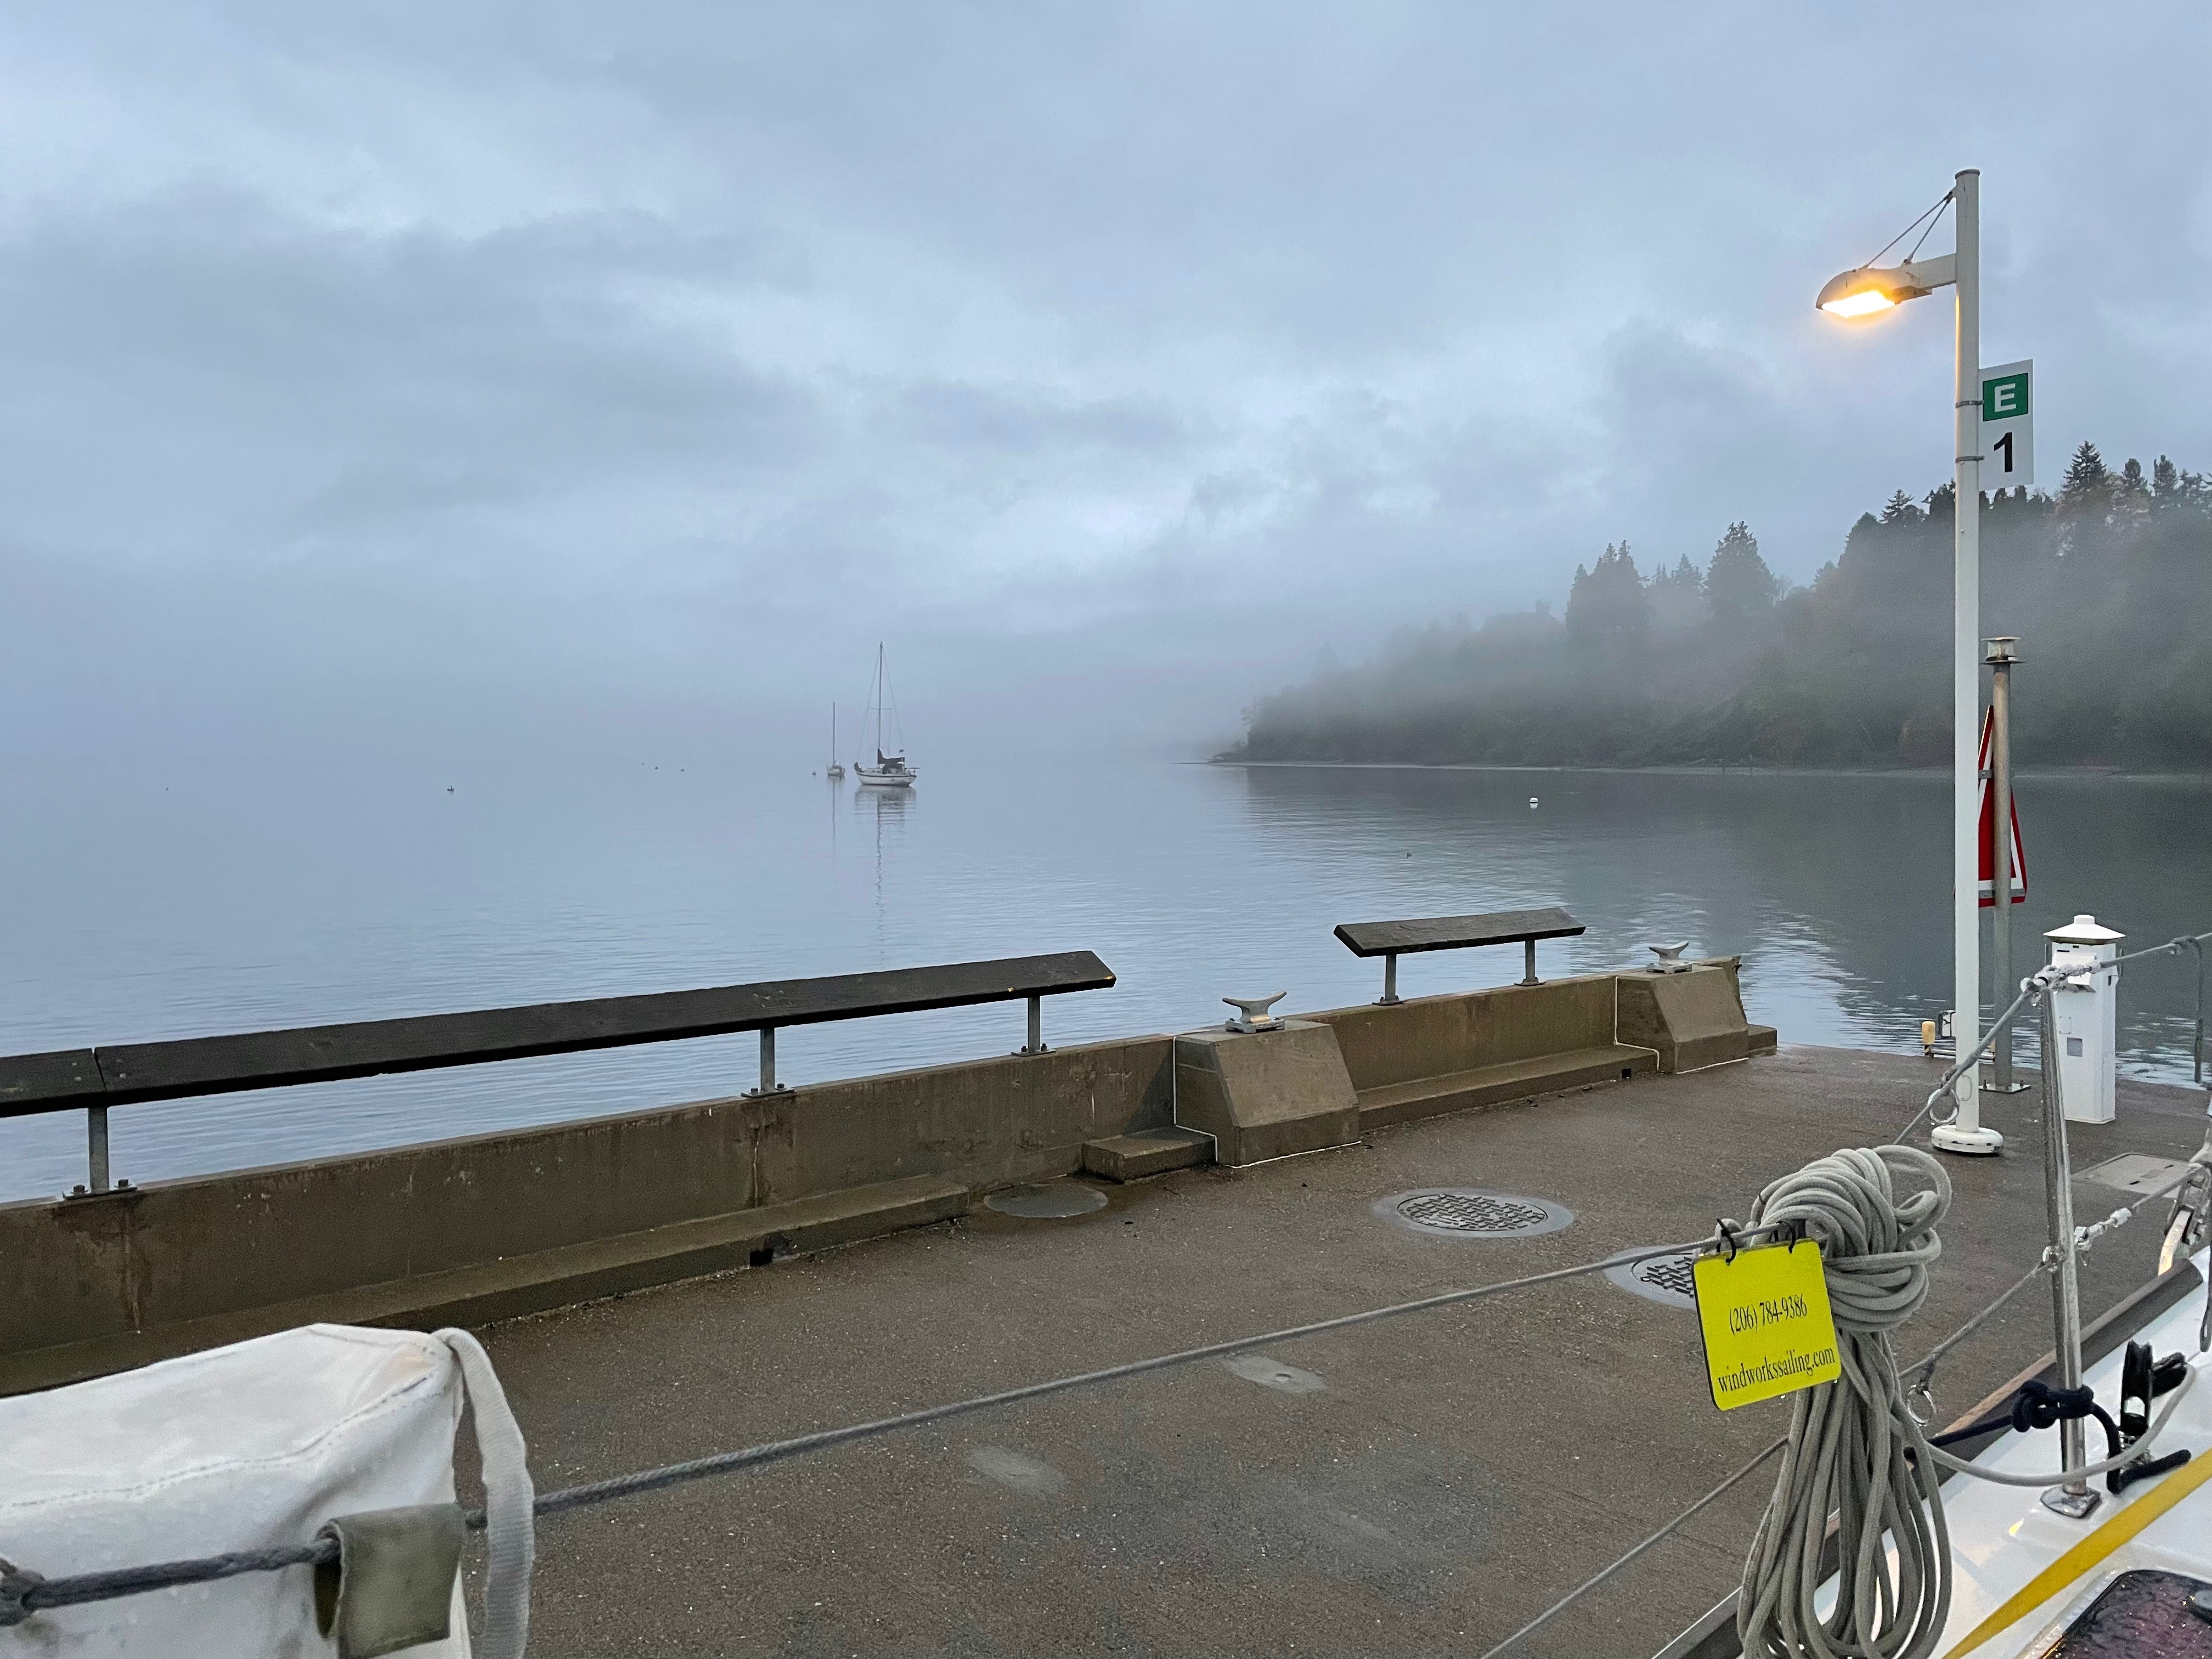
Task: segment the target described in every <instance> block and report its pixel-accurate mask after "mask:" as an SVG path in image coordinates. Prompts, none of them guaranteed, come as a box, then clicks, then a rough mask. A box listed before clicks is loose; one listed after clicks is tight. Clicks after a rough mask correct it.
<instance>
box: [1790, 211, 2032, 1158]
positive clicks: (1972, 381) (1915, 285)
mask: <svg viewBox="0 0 2212 1659" xmlns="http://www.w3.org/2000/svg"><path fill="white" fill-rule="evenodd" d="M1981 183H1982V175H1981V172H1980V170H1979V169H1978V168H1976V167H1968V168H1967V169H1966V171H1964V172H1963V173H1960V174H1959V176H1958V178H1957V180H1956V181H1955V182H1954V185H1953V187H1952V191H1951V196H1950V201H1951V208H1952V215H1953V221H1954V225H1955V227H1956V228H1957V231H1958V251H1957V252H1955V253H1954V254H1952V255H1950V256H1949V257H1948V258H1935V259H1926V260H1922V261H1920V262H1918V263H1917V264H1916V263H1915V262H1913V261H1912V260H1911V259H1907V260H1906V261H1905V263H1904V264H1900V265H1897V266H1894V267H1890V268H1886V269H1885V268H1877V267H1875V266H1872V265H1863V266H1861V267H1859V268H1858V269H1857V270H1847V271H1845V272H1844V274H1843V275H1842V276H1838V277H1836V278H1835V279H1834V280H1833V281H1832V282H1831V283H1828V284H1827V286H1826V287H1825V288H1823V289H1821V290H1820V298H1819V299H1818V300H1817V301H1815V303H1816V304H1817V305H1818V306H1819V307H1820V309H1821V310H1823V311H1826V312H1828V313H1831V314H1832V315H1834V316H1838V317H1864V316H1869V315H1871V314H1873V313H1875V312H1880V311H1887V310H1888V309H1889V308H1890V307H1893V306H1894V305H1897V304H1898V303H1899V302H1900V301H1905V300H1917V299H1918V298H1920V297H1921V296H1922V295H1926V294H1931V293H1933V292H1934V291H1935V290H1936V289H1939V288H1944V287H1954V288H1955V289H1956V290H1957V301H1958V312H1957V317H1958V325H1957V330H1956V333H1955V343H1954V350H1955V360H1954V368H1955V370H1956V373H1955V374H1954V377H1953V382H1952V394H1953V395H1952V417H1953V419H1952V428H1953V442H1952V447H1951V453H1952V456H1953V458H1954V459H1953V461H1952V468H1953V471H1952V504H1951V506H1952V538H1951V1007H1952V1016H1951V1019H1952V1025H1951V1030H1952V1035H1953V1037H1954V1040H1955V1041H1956V1042H1957V1044H1958V1047H1957V1048H1956V1050H1955V1052H1956V1053H1958V1054H1972V1052H1973V1050H1974V1048H1975V1045H1976V1044H1977V1043H1978V1042H1979V1041H1980V1030H1981V1008H1982V987H1981V927H1982V924H1981V904H1980V884H1981V870H1980V858H1979V852H1980V848H1979V846H1978V840H1979V836H1978V829H1979V823H1980V816H1981V815H1980V811H1979V807H1980V804H1981V803H1980V789H1979V784H1980V778H1979V760H1978V755H1977V753H1976V747H1977V744H1978V739H1979V738H1980V735H1981V712H1982V708H1981V701H1982V699H1981V657H1982V652H1981V612H1982V592H1981V560H1982V534H1981V530H1982V526H1981V507H1982V453H1981V452H1982V387H1981V378H1982V367H1981V356H1982V280H1981V279H1982V252H1981V234H1982V213H1981ZM2000 834H2002V831H2000ZM1979 1071H1980V1068H1979V1067H1978V1066H1968V1067H1967V1068H1966V1071H1965V1072H1964V1073H1961V1074H1960V1078H1959V1079H1958V1081H1957V1083H1956V1084H1955V1085H1954V1091H1955V1098H1956V1099H1957V1101H1958V1104H1959V1113H1958V1116H1957V1117H1956V1118H1955V1119H1954V1120H1953V1121H1951V1122H1949V1123H1947V1124H1944V1125H1942V1127H1939V1128H1938V1129H1936V1132H1935V1134H1934V1137H1933V1139H1934V1140H1935V1143H1936V1146H1938V1147H1940V1148H1942V1150H1943V1151H1945V1152H1969V1153H1980V1154H1988V1153H1991V1152H1996V1151H1998V1150H1999V1149H2000V1148H2001V1147H2002V1146H2003V1145H2004V1137H2003V1136H2002V1135H2001V1134H1999V1133H1997V1132H1996V1130H1995V1129H1990V1128H1985V1127H1983V1124H1982V1120H1981V1095H1980V1086H1979V1085H1980V1078H1979Z"/></svg>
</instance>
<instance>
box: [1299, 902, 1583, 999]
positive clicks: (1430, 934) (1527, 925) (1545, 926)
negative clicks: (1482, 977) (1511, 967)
mask: <svg viewBox="0 0 2212 1659" xmlns="http://www.w3.org/2000/svg"><path fill="white" fill-rule="evenodd" d="M1585 931H1587V930H1586V929H1585V928H1584V927H1583V925H1582V923H1580V922H1579V921H1576V920H1575V919H1574V918H1573V917H1572V916H1571V915H1568V914H1567V913H1566V912H1565V910H1562V909H1560V908H1559V907H1558V906H1557V905H1550V906H1547V907H1546V908H1543V909H1541V910H1493V911H1491V912H1489V913H1488V914H1486V915H1479V916H1419V917H1415V918H1413V919H1411V920H1408V921H1346V922H1341V923H1340V924H1338V927H1337V929H1336V936H1337V938H1339V939H1342V940H1343V941H1344V943H1345V945H1346V948H1347V949H1349V950H1350V951H1351V952H1352V955H1354V956H1356V957H1382V958H1383V994H1382V995H1381V996H1380V997H1378V998H1377V999H1376V1000H1377V1001H1379V1002H1386V1003H1388V1002H1396V1001H1397V1000H1399V998H1398V958H1399V957H1401V956H1406V955H1410V954H1411V953H1413V952H1414V951H1465V950H1468V949H1471V948H1473V947H1474V946H1476V945H1524V946H1526V947H1527V950H1528V957H1527V963H1528V966H1527V970H1526V971H1525V972H1524V973H1523V974H1522V977H1521V983H1522V984H1523V985H1538V984H1541V983H1542V981H1541V980H1539V979H1538V978H1537V977H1536V941H1537V940H1538V939H1571V938H1572V937H1573V936H1574V935H1575V934H1577V933H1583V932H1585Z"/></svg>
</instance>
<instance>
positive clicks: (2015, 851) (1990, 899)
mask: <svg viewBox="0 0 2212 1659" xmlns="http://www.w3.org/2000/svg"><path fill="white" fill-rule="evenodd" d="M1996 718H1997V716H1996V710H1995V709H1994V708H1989V709H1984V710H1983V711H1982V750H1981V761H1980V763H1979V765H1980V771H1981V775H1982V810H1981V813H1980V823H1981V829H1980V830H1979V832H1978V834H1979V837H1980V842H1981V849H1982V850H1981V860H1980V863H1979V865H1978V868H1977V870H1976V874H1977V875H1978V876H1979V878H1980V879H1981V893H1982V908H1984V909H1985V910H1994V909H1996V906H1997V863H1996V839H1997V838H1996V834H1995V830H1996V815H1997V807H1996V800H1995V799H1992V797H1993V796H1994V794H1995V793H1996V790H1995V788H1994V787H1993V783H1994V781H1993V780H1992V779H1991V778H1990V738H1991V735H1992V732H1993V731H1994V729H1995V727H1996ZM2006 804H2007V805H2009V806H2010V807H2011V808H2012V837H2011V839H2012V902H2014V903H2015V904H2025V903H2026V902H2027V855H2026V854H2024V853H2023V852H2022V851H2021V844H2020V799H2019V797H2018V796H2015V797H2014V798H2013V799H2011V800H2010V801H2008V802H2007V803H2006Z"/></svg>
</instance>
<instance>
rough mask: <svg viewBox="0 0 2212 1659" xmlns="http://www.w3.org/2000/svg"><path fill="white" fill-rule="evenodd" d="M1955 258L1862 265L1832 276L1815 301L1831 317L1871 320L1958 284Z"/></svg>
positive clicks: (1947, 255) (1946, 257) (1944, 257)
mask: <svg viewBox="0 0 2212 1659" xmlns="http://www.w3.org/2000/svg"><path fill="white" fill-rule="evenodd" d="M1956 269H1957V262H1956V258H1955V257H1954V255H1951V254H1948V253H1947V254H1944V255H1943V256H1942V258H1936V259H1923V260H1921V261H1919V262H1918V263H1917V264H1915V263H1914V262H1913V261H1911V260H1910V259H1908V260H1906V261H1905V263H1904V264H1901V265H1861V266H1860V267H1859V268H1858V269H1857V270H1847V271H1845V272H1844V274H1843V275H1842V276H1832V277H1830V278H1829V279H1828V282H1827V284H1826V286H1825V287H1824V288H1822V289H1821V290H1820V298H1819V299H1817V300H1815V301H1813V303H1814V305H1816V306H1818V307H1820V309H1821V310H1822V311H1825V312H1826V313H1828V314H1829V315H1830V316H1831V317H1869V316H1872V315H1873V314H1874V313H1875V312H1877V311H1887V310H1889V309H1890V308H1891V307H1894V306H1900V305H1902V304H1904V303H1905V301H1907V300H1917V299H1919V298H1920V297H1921V296H1922V295H1924V294H1932V293H1934V292H1935V291H1936V289H1939V288H1943V287H1945V286H1947V285H1948V284H1949V283H1954V282H1956V281H1957V280H1958V277H1957V275H1956Z"/></svg>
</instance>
